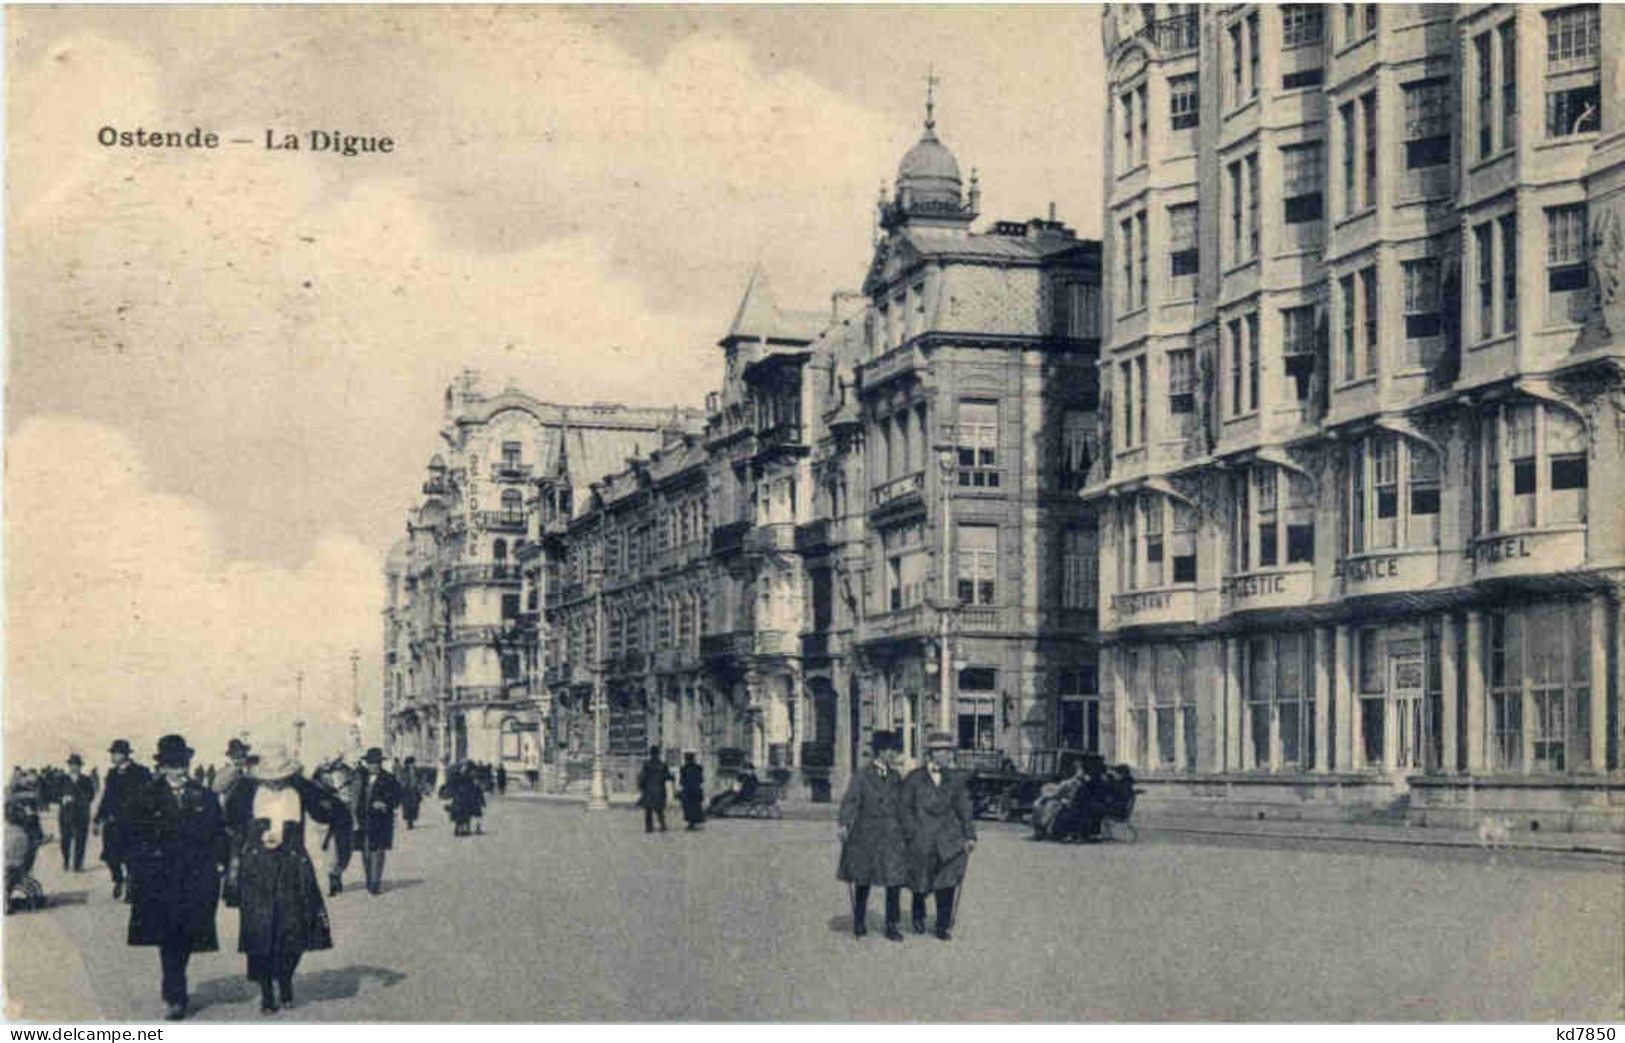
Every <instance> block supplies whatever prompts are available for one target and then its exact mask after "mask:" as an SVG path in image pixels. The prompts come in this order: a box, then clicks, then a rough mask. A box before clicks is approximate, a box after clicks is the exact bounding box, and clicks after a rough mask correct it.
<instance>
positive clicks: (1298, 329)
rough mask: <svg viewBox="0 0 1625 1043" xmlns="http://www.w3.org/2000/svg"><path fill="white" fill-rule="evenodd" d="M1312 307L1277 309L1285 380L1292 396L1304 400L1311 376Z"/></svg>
mask: <svg viewBox="0 0 1625 1043" xmlns="http://www.w3.org/2000/svg"><path fill="white" fill-rule="evenodd" d="M1315 326H1316V321H1315V307H1314V305H1312V304H1310V305H1304V306H1302V307H1299V308H1283V309H1282V310H1281V352H1282V358H1283V367H1284V369H1285V371H1286V375H1287V379H1289V380H1291V381H1292V382H1293V393H1294V397H1295V398H1296V399H1297V401H1299V402H1300V403H1302V402H1308V401H1309V400H1310V397H1311V394H1312V393H1313V387H1312V384H1313V382H1314V377H1315V354H1316V353H1315V337H1316V332H1315Z"/></svg>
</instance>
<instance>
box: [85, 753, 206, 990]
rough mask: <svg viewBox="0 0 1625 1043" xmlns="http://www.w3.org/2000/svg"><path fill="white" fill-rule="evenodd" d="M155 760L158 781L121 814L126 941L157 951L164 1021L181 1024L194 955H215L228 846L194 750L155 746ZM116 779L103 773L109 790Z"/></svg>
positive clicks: (138, 792) (134, 793) (133, 797)
mask: <svg viewBox="0 0 1625 1043" xmlns="http://www.w3.org/2000/svg"><path fill="white" fill-rule="evenodd" d="M155 760H156V762H157V765H158V777H157V778H150V777H149V778H147V779H146V781H145V782H144V783H142V784H141V786H140V787H139V788H137V789H135V790H134V791H132V792H131V793H130V794H129V795H128V799H127V800H126V801H125V802H124V804H123V805H122V807H121V809H120V813H119V814H120V817H119V819H118V826H119V829H120V831H121V833H122V835H123V837H122V840H123V843H124V844H125V857H126V859H127V861H128V864H129V871H130V880H131V884H130V889H131V902H130V925H129V931H128V934H127V936H126V938H125V940H126V941H127V942H128V943H129V944H130V945H135V946H156V947H157V949H158V959H159V964H160V966H161V967H162V972H163V974H162V980H161V984H160V994H161V995H162V997H163V1001H164V1003H165V1004H167V1005H168V1010H167V1011H166V1012H165V1014H164V1017H165V1018H167V1019H168V1020H170V1021H179V1020H180V1019H181V1018H184V1017H185V1016H186V1011H187V1006H188V1004H189V1003H190V999H189V997H188V995H187V989H186V966H187V963H188V962H189V961H190V960H191V958H192V954H193V953H196V952H214V951H216V950H217V949H219V948H220V942H219V938H218V936H217V934H216V931H215V922H214V921H215V912H216V907H217V904H218V902H219V899H220V873H221V869H222V868H223V866H224V865H225V863H226V861H227V858H228V850H229V846H230V843H229V840H228V838H227V835H226V831H225V822H224V819H223V818H222V815H221V810H220V798H218V797H217V796H215V795H214V794H213V793H211V792H210V791H209V790H207V789H205V788H204V787H203V786H202V785H200V784H199V783H198V782H197V781H196V779H195V778H193V777H192V776H191V775H190V774H189V773H188V766H189V765H190V763H191V760H192V749H191V747H189V746H187V745H186V740H185V738H183V737H182V736H179V735H166V736H164V737H163V738H162V739H159V740H158V753H157V756H156V757H155ZM114 775H115V773H114V772H109V773H108V786H109V788H111V786H112V780H113V778H114ZM131 777H134V776H131Z"/></svg>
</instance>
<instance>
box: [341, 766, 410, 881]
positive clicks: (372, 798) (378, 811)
mask: <svg viewBox="0 0 1625 1043" xmlns="http://www.w3.org/2000/svg"><path fill="white" fill-rule="evenodd" d="M400 804H401V786H400V783H399V782H396V781H395V776H393V775H391V774H390V773H389V772H388V771H385V770H384V751H383V750H381V749H379V748H378V747H376V746H374V747H373V748H372V749H370V750H368V751H367V752H366V755H365V756H363V757H362V758H361V770H360V772H359V773H358V774H357V776H356V781H355V805H354V806H353V807H352V809H351V810H352V811H353V812H354V815H355V840H354V847H355V850H357V851H360V852H361V868H362V870H363V871H364V872H365V873H366V877H367V893H368V894H374V895H376V894H382V893H383V889H384V855H385V854H386V853H387V852H388V851H389V849H390V848H391V847H392V846H393V845H394V842H395V809H396V808H398V807H400Z"/></svg>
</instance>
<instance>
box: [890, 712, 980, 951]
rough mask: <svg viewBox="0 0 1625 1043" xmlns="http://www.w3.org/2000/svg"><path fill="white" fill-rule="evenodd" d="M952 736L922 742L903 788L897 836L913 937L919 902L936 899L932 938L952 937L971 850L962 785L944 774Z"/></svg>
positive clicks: (972, 823) (918, 928)
mask: <svg viewBox="0 0 1625 1043" xmlns="http://www.w3.org/2000/svg"><path fill="white" fill-rule="evenodd" d="M953 747H954V740H953V736H951V735H949V734H947V733H945V732H933V733H932V734H931V735H929V736H927V738H926V755H925V757H926V759H925V764H923V765H922V766H920V767H918V768H915V769H914V771H913V772H912V773H911V774H910V775H909V777H908V778H907V779H906V780H904V782H903V789H902V821H903V835H904V837H905V838H906V840H907V846H908V886H909V889H910V890H912V891H913V892H914V901H913V910H912V912H913V914H914V931H915V933H916V934H924V933H925V896H926V895H927V894H934V895H936V904H937V925H936V926H937V937H938V938H941V939H942V940H943V941H948V940H949V939H950V938H951V937H952V928H953V919H954V893H955V891H956V890H957V889H958V888H959V885H960V884H961V883H963V882H964V880H965V866H966V864H967V863H968V862H969V861H970V853H971V851H972V850H974V849H975V847H976V818H975V814H974V812H973V810H972V808H971V799H970V793H969V792H967V790H966V788H965V781H964V779H962V778H959V777H958V776H957V774H956V773H954V772H950V771H949V770H948V766H947V764H946V760H947V757H946V752H947V751H948V750H951V749H953Z"/></svg>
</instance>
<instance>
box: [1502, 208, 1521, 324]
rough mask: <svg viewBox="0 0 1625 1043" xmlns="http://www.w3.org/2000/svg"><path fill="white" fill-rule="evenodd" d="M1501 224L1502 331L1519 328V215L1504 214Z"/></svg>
mask: <svg viewBox="0 0 1625 1043" xmlns="http://www.w3.org/2000/svg"><path fill="white" fill-rule="evenodd" d="M1500 224H1501V332H1503V333H1511V332H1512V331H1513V330H1515V329H1517V328H1518V215H1517V214H1515V213H1512V214H1504V215H1502V217H1501V220H1500Z"/></svg>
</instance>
